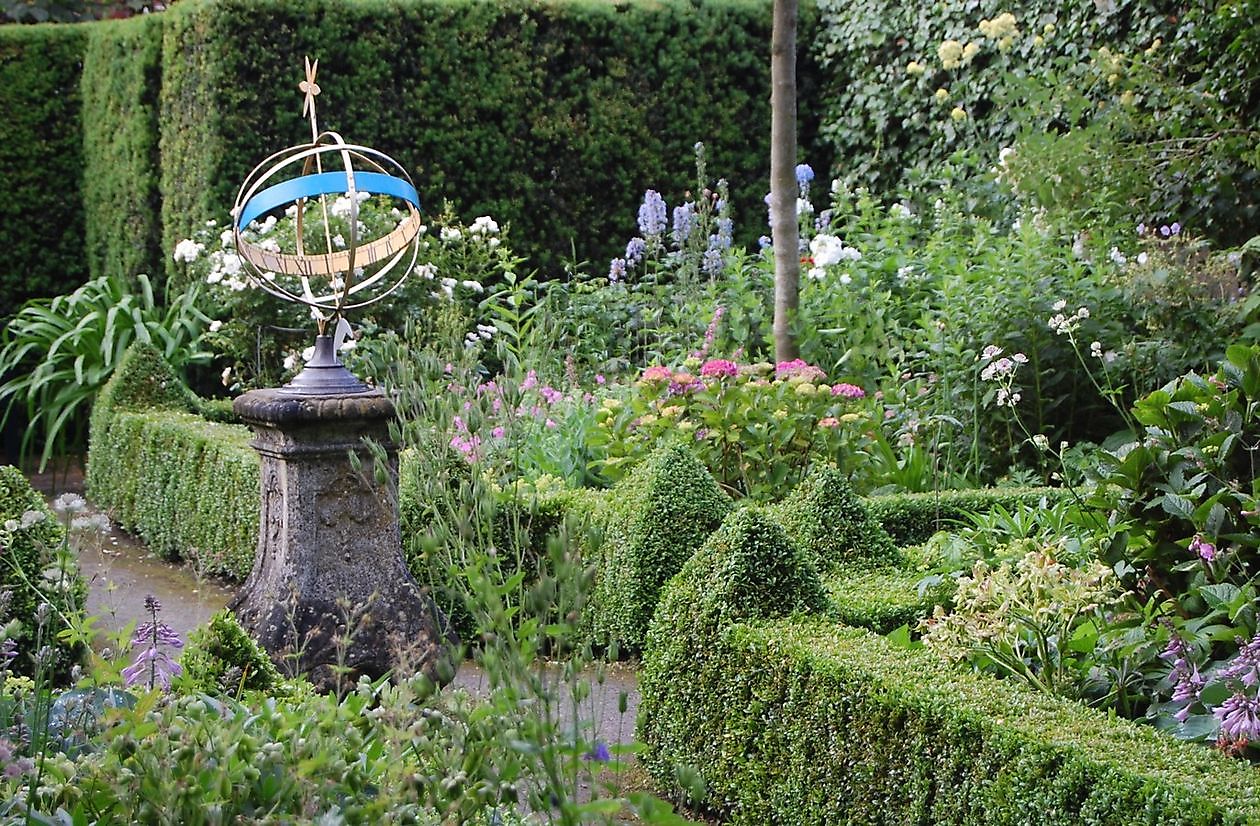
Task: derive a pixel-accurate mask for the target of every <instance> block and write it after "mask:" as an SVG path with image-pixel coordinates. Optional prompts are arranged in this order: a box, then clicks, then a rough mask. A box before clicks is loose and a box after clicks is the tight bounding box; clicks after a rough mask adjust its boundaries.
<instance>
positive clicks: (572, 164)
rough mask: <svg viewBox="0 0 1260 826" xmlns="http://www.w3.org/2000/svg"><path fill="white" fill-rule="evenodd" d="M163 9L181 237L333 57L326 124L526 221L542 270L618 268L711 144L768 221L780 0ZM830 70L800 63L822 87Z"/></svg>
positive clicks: (742, 219) (742, 198) (438, 187)
mask: <svg viewBox="0 0 1260 826" xmlns="http://www.w3.org/2000/svg"><path fill="white" fill-rule="evenodd" d="M165 16H166V18H167V19H166V32H165V41H164V52H165V77H164V82H163V89H162V127H161V128H162V139H161V149H162V158H163V175H162V195H163V198H164V202H163V222H164V225H165V231H164V242H165V248H166V249H170V248H171V247H172V245H173V244H174V243H175V242H176V241H177V240H179V238H181V237H184V236H186V235H187V233H188V232H189V230H190V229H191V228H192V227H194V226H196V225H197V224H198V222H200V221H204V220H206V219H208V218H218V219H220V220H222V219H223V218H224V217H225V216H226V212H227V207H228V206H229V205H230V204H231V201H232V197H233V196H234V194H235V191H236V187H237V186H238V185H239V183H240V181H241V180H242V178H243V177H244V175H245V174H246V173H247V172H248V171H249V169H250V168H251V167H252V166H253V165H254V164H255V163H257V162H258V161H259V160H261V159H262V158H263V157H265V156H266V155H267V154H269V153H270V152H271V151H274V150H275V149H278V148H281V147H284V146H288V145H292V144H294V143H297V142H300V141H302V140H305V139H308V138H309V127H308V126H307V124H306V123H305V122H304V121H303V119H302V116H301V110H302V100H301V94H300V93H299V92H298V90H297V83H298V81H299V80H301V78H302V70H301V65H300V60H301V56H302V55H311V56H312V57H318V58H319V61H320V63H319V84H320V87H321V88H322V90H323V94H322V95H321V96H320V97H319V99H318V103H319V115H320V124H321V126H322V127H323V128H326V129H337V130H339V131H341V132H342V133H343V134H344V135H345V137H346V138H347V139H349V140H352V141H354V142H358V143H365V144H369V145H372V146H375V147H377V148H379V149H382V150H384V151H386V152H388V153H390V154H391V155H393V156H395V157H396V158H397V159H398V160H399V161H401V162H402V163H403V164H404V165H406V166H407V168H408V169H409V170H411V171H412V173H413V175H414V176H415V177H416V182H417V185H418V187H419V189H420V193H421V197H422V200H423V201H424V202H425V204H426V205H427V206H428V208H430V209H433V208H436V207H439V206H440V202H441V200H442V199H450V200H451V201H453V202H454V203H455V204H456V206H457V208H458V209H459V211H460V213H461V214H462V215H466V216H470V217H471V216H475V215H478V214H483V213H489V214H491V215H493V216H495V217H496V218H497V219H499V220H507V221H510V222H511V223H512V225H513V229H514V246H515V247H517V248H519V249H521V250H523V251H524V252H525V253H527V254H529V255H530V256H531V257H532V258H533V259H534V260H535V261H537V262H542V263H544V264H547V263H554V262H556V261H558V260H559V259H560V258H562V257H567V256H568V255H569V252H570V249H571V248H575V249H576V252H577V255H578V257H579V258H583V257H589V258H591V259H592V260H596V261H600V260H606V259H607V257H609V256H611V255H612V254H613V253H614V252H615V251H617V250H619V249H620V248H621V247H622V246H624V243H625V240H626V239H627V238H628V237H629V236H630V235H632V234H635V229H634V227H635V214H636V210H637V203H638V201H639V199H641V197H642V194H643V191H644V189H646V188H649V187H651V188H657V189H660V190H662V192H663V194H664V195H665V196H666V198H667V200H669V201H670V202H671V203H677V202H678V200H679V198H680V197H681V196H682V194H683V190H684V189H685V188H687V187H688V186H689V184H690V182H691V181H692V180H693V179H694V160H693V150H692V146H693V144H694V143H695V142H696V141H704V142H705V144H706V146H707V147H708V149H709V154H710V163H709V169H710V170H711V173H712V174H713V175H714V176H718V175H726V176H729V177H730V180H731V182H732V185H733V187H734V193H735V194H734V201H735V203H736V207H737V212H738V215H737V221H738V222H739V223H740V224H741V225H742V227H743V229H744V231H745V233H747V234H749V235H750V236H751V237H753V238H755V237H756V236H757V235H758V234H760V233H761V232H762V231H763V227H764V222H765V207H764V205H763V203H762V197H763V195H764V193H765V191H766V188H767V185H766V180H767V170H768V157H769V156H768V151H769V150H768V145H769V144H768V142H769V104H768V96H769V79H768V57H769V41H770V22H771V21H770V3H769V2H768V1H767V0H722V2H705V3H696V2H688V0H667V1H666V2H650V3H649V2H603V1H602V0H576V1H574V2H543V3H539V2H533V1H532V0H506V2H486V1H485V0H405V1H404V2H397V0H357V2H331V0H284V2H277V1H276V0H262V2H258V0H223V1H222V2H216V3H202V2H189V3H183V4H180V5H178V6H176V7H175V8H174V9H172V10H171V11H170V12H167V13H166V15H165ZM812 19H813V14H812V12H806V13H805V14H804V15H803V20H804V21H805V22H804V24H803V27H802V33H801V39H802V42H808V38H809V36H810V26H811V23H810V21H811V20H812ZM814 74H815V73H814V72H812V70H810V69H809V68H808V67H807V66H803V67H802V70H801V75H802V77H803V78H804V79H805V85H806V87H807V88H808V79H809V78H811V77H813V76H814ZM803 100H805V101H807V102H808V101H811V100H813V97H812V96H809V95H805V96H803ZM803 108H804V112H803V113H802V114H803V117H802V124H803V128H802V134H803V135H804V136H806V139H808V136H809V135H810V134H812V133H813V132H814V131H815V130H816V127H814V126H813V125H812V121H811V119H810V115H809V107H808V106H805V107H803ZM549 271H550V272H551V273H552V274H554V270H549Z"/></svg>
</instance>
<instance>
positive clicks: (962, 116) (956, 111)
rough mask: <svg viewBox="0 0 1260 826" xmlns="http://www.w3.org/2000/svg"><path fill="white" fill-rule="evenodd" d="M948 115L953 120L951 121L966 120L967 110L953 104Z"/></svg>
mask: <svg viewBox="0 0 1260 826" xmlns="http://www.w3.org/2000/svg"><path fill="white" fill-rule="evenodd" d="M949 117H950V120H953V121H960V120H966V119H967V110H966V109H964V108H962V107H961V106H955V107H954V108H953V109H951V110H950V112H949Z"/></svg>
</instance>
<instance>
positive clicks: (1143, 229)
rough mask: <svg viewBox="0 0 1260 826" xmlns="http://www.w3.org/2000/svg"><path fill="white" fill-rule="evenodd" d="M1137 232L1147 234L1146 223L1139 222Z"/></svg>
mask: <svg viewBox="0 0 1260 826" xmlns="http://www.w3.org/2000/svg"><path fill="white" fill-rule="evenodd" d="M1137 234H1138V235H1145V234H1146V224H1138V225H1137Z"/></svg>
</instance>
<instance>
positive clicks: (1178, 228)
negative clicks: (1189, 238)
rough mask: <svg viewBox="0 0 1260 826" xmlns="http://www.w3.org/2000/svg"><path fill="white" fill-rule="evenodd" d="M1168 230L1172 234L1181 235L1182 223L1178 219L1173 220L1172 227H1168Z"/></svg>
mask: <svg viewBox="0 0 1260 826" xmlns="http://www.w3.org/2000/svg"><path fill="white" fill-rule="evenodd" d="M1168 232H1169V233H1170V234H1172V235H1180V234H1181V224H1179V223H1178V222H1176V221H1173V222H1172V226H1170V227H1169V228H1168Z"/></svg>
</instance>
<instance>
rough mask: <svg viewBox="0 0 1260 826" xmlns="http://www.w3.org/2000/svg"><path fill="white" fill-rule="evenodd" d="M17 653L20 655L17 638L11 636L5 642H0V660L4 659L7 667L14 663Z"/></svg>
mask: <svg viewBox="0 0 1260 826" xmlns="http://www.w3.org/2000/svg"><path fill="white" fill-rule="evenodd" d="M17 655H18V647H17V640H15V639H13V638H12V637H10V638H8V639H6V640H5V641H4V642H2V643H0V660H3V661H4V668H5V669H8V667H9V666H10V665H11V664H12V663H13V661H14V660H15V659H17Z"/></svg>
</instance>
